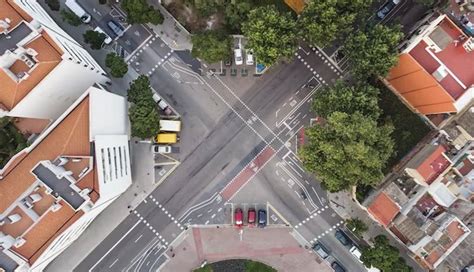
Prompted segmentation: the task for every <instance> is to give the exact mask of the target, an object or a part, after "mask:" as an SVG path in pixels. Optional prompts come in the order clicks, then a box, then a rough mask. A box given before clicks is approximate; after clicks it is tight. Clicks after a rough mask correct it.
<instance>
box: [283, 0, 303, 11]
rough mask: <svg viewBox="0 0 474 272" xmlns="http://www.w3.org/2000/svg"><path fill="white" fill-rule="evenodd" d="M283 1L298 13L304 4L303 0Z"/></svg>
mask: <svg viewBox="0 0 474 272" xmlns="http://www.w3.org/2000/svg"><path fill="white" fill-rule="evenodd" d="M285 3H286V4H287V5H288V6H289V7H290V8H291V9H292V10H294V11H295V12H296V13H298V14H300V13H301V12H302V11H303V9H304V6H305V2H304V0H285Z"/></svg>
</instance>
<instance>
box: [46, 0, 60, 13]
mask: <svg viewBox="0 0 474 272" xmlns="http://www.w3.org/2000/svg"><path fill="white" fill-rule="evenodd" d="M46 5H48V7H49V8H50V9H51V10H54V11H59V8H60V7H61V4H59V0H46Z"/></svg>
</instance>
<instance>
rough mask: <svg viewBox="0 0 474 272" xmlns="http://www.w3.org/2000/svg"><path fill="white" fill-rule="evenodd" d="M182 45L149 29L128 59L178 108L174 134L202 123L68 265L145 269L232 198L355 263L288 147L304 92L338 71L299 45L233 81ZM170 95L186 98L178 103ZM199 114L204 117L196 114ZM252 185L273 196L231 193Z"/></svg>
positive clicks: (296, 135) (225, 217) (221, 213)
mask: <svg viewBox="0 0 474 272" xmlns="http://www.w3.org/2000/svg"><path fill="white" fill-rule="evenodd" d="M184 54H186V53H184ZM188 54H189V53H188ZM182 55H183V52H179V54H178V52H175V51H173V50H172V49H170V48H169V47H167V46H166V45H165V44H164V43H163V41H162V40H161V39H160V38H159V36H158V35H156V34H154V36H153V37H152V38H150V39H149V40H147V42H146V43H144V45H143V46H142V47H141V48H140V49H138V50H136V51H135V53H134V54H133V55H130V56H129V57H128V62H129V64H130V65H131V67H133V68H134V69H135V70H137V72H139V73H143V74H147V75H149V76H150V78H151V81H152V86H153V87H154V88H155V89H156V90H157V91H158V92H159V93H160V94H161V95H162V96H163V97H165V98H166V99H167V100H171V101H170V102H171V103H172V104H173V105H174V106H175V108H176V109H177V110H178V112H182V111H181V109H183V112H184V114H182V115H183V116H182V118H183V123H184V128H183V135H184V134H185V133H186V126H187V124H192V122H193V120H195V119H189V120H188V118H193V116H194V118H196V117H197V118H199V119H200V121H201V122H202V124H204V128H205V129H202V128H201V131H202V132H204V133H203V135H201V137H198V138H194V139H193V140H191V141H187V140H186V139H185V140H184V141H187V142H189V143H186V142H185V143H183V145H185V144H188V146H189V147H190V148H188V149H187V150H189V152H183V153H182V154H180V156H181V157H180V160H181V164H180V166H178V167H177V169H176V170H175V172H174V173H172V174H171V175H170V176H169V177H168V178H167V179H166V180H165V181H164V182H163V183H162V184H161V185H160V186H159V187H158V188H157V189H155V190H154V191H153V192H152V193H151V194H150V195H149V196H148V197H147V198H146V199H145V200H144V201H143V202H142V203H141V204H140V205H138V206H137V207H136V208H135V209H133V210H131V211H130V212H131V213H130V215H129V216H128V217H127V218H126V220H124V221H123V222H122V223H121V224H120V225H119V227H118V228H116V229H115V230H114V231H113V232H112V233H111V234H110V235H109V236H108V237H107V238H106V239H105V240H104V241H102V242H101V243H100V244H99V246H97V247H96V248H95V249H94V250H92V252H91V253H90V254H89V256H87V257H86V258H85V259H84V260H83V261H82V262H81V263H80V265H79V266H78V267H76V269H75V271H119V270H120V271H155V270H156V269H157V268H159V267H161V266H162V265H164V264H165V263H166V262H167V261H168V259H169V258H170V257H169V256H168V255H167V254H165V252H166V249H168V248H169V247H172V246H173V245H175V244H176V243H178V242H179V240H180V239H179V238H180V237H182V236H183V235H185V233H186V229H187V228H189V227H191V226H194V225H208V226H212V225H216V226H217V225H221V226H225V225H229V224H232V214H233V209H234V207H237V206H239V207H240V206H243V207H245V206H254V207H256V208H267V210H268V211H269V212H268V215H269V222H270V223H272V222H273V223H274V224H286V225H288V226H290V227H292V235H294V236H295V238H296V239H298V240H299V241H300V243H301V244H302V245H304V246H307V247H309V246H311V245H312V243H314V242H316V241H318V240H323V241H324V239H326V243H328V242H329V243H332V244H334V245H333V247H335V249H333V250H334V252H335V253H336V254H343V255H347V256H341V258H340V259H344V261H343V262H342V263H343V264H344V265H345V266H346V267H347V268H349V269H351V271H359V270H360V271H362V270H363V267H362V266H361V265H360V264H359V263H358V262H357V261H356V260H355V259H353V258H352V257H351V256H350V255H349V253H348V251H347V250H345V249H343V248H342V246H341V245H339V244H338V242H337V241H335V239H334V237H332V235H330V233H331V232H332V231H334V230H335V229H336V228H337V227H339V226H341V225H342V221H341V219H340V218H339V217H338V216H337V215H336V214H335V213H334V211H332V210H331V208H330V207H329V206H328V205H327V200H326V199H327V198H326V196H325V191H324V190H323V189H322V188H321V187H320V186H319V183H317V182H316V181H314V179H313V178H312V177H311V176H309V175H307V174H306V173H305V171H304V170H303V168H302V166H301V162H300V161H299V159H298V157H297V155H296V152H297V148H298V145H301V144H302V142H303V139H302V138H301V131H302V128H303V127H304V126H308V125H309V124H310V122H311V117H312V116H311V114H310V113H309V109H310V106H311V97H312V96H313V95H314V93H315V92H317V91H318V90H319V89H321V88H323V87H324V86H327V85H329V84H332V83H333V82H334V81H335V80H336V79H337V78H339V77H340V76H341V75H342V71H341V70H340V69H338V68H337V66H335V65H334V62H333V61H331V60H329V59H327V58H326V57H325V56H324V54H322V53H321V51H320V50H319V49H317V48H312V47H309V46H304V45H302V46H300V47H299V49H298V51H297V52H296V53H295V58H294V59H293V60H291V62H289V63H287V64H286V65H279V66H276V67H272V69H270V71H269V72H268V73H267V74H266V75H264V76H263V77H262V78H256V79H255V83H254V84H253V85H251V86H250V87H249V88H248V89H247V90H243V91H242V90H237V89H234V88H233V87H232V88H231V87H229V86H232V84H231V83H229V82H228V80H229V79H226V78H221V77H220V76H219V75H217V74H213V73H211V72H207V71H203V73H202V74H200V73H196V71H194V70H193V69H191V66H192V64H190V63H187V62H185V61H186V60H185V61H183V58H182V57H181V56H182ZM170 80H171V81H174V82H175V83H167V84H179V85H181V86H182V89H181V90H178V91H176V90H170V89H169V88H166V87H164V85H163V82H169V81H170ZM173 91H174V92H173ZM196 96H199V97H196ZM180 98H186V99H187V100H188V101H191V102H193V103H194V104H195V105H194V107H193V108H189V107H186V105H180V103H181V99H180ZM210 101H212V102H211V103H209V102H210ZM210 105H211V106H210ZM213 105H215V107H214V106H213ZM209 107H210V108H209ZM207 116H212V117H213V119H212V120H213V121H212V122H211V119H209V120H207V122H206V121H203V119H205V118H206V117H207ZM205 123H206V124H205ZM193 129H194V128H191V130H190V131H188V132H187V133H193ZM198 133H199V132H198ZM182 141H183V140H182ZM181 149H182V150H183V148H181ZM260 183H266V184H263V185H260ZM252 186H257V187H258V186H263V187H265V186H271V187H272V188H269V189H268V190H266V192H270V193H273V196H268V197H267V196H265V194H263V195H258V194H256V195H255V196H254V198H253V199H249V200H248V201H247V203H245V202H243V201H244V200H242V199H243V198H242V197H241V195H252V193H250V194H247V193H245V192H244V191H245V190H246V189H251V188H252ZM253 191H261V190H258V189H257V190H253ZM302 193H304V195H305V199H303V198H302ZM275 196H277V197H275ZM244 198H245V197H244ZM245 201H246V200H245ZM289 211H291V212H289ZM345 251H347V252H345ZM346 257H348V258H346Z"/></svg>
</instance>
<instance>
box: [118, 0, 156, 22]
mask: <svg viewBox="0 0 474 272" xmlns="http://www.w3.org/2000/svg"><path fill="white" fill-rule="evenodd" d="M122 9H123V10H124V11H125V12H126V13H127V21H128V22H129V23H130V24H146V23H152V24H154V25H158V24H162V23H163V21H164V19H165V18H164V17H163V14H161V12H160V11H159V10H157V9H155V8H154V7H153V6H150V5H148V3H147V1H146V0H123V1H122Z"/></svg>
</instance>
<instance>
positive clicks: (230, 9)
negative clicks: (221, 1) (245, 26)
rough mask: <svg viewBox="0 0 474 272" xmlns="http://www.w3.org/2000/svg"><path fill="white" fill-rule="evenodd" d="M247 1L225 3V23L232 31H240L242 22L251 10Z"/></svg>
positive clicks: (250, 5) (250, 4)
mask: <svg viewBox="0 0 474 272" xmlns="http://www.w3.org/2000/svg"><path fill="white" fill-rule="evenodd" d="M252 7H253V5H252V3H250V2H249V1H236V3H227V4H226V5H225V10H224V14H225V24H226V27H227V29H229V30H230V31H231V32H232V33H241V31H242V30H241V29H242V23H243V22H245V21H247V18H248V14H249V12H250V11H251V10H252Z"/></svg>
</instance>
